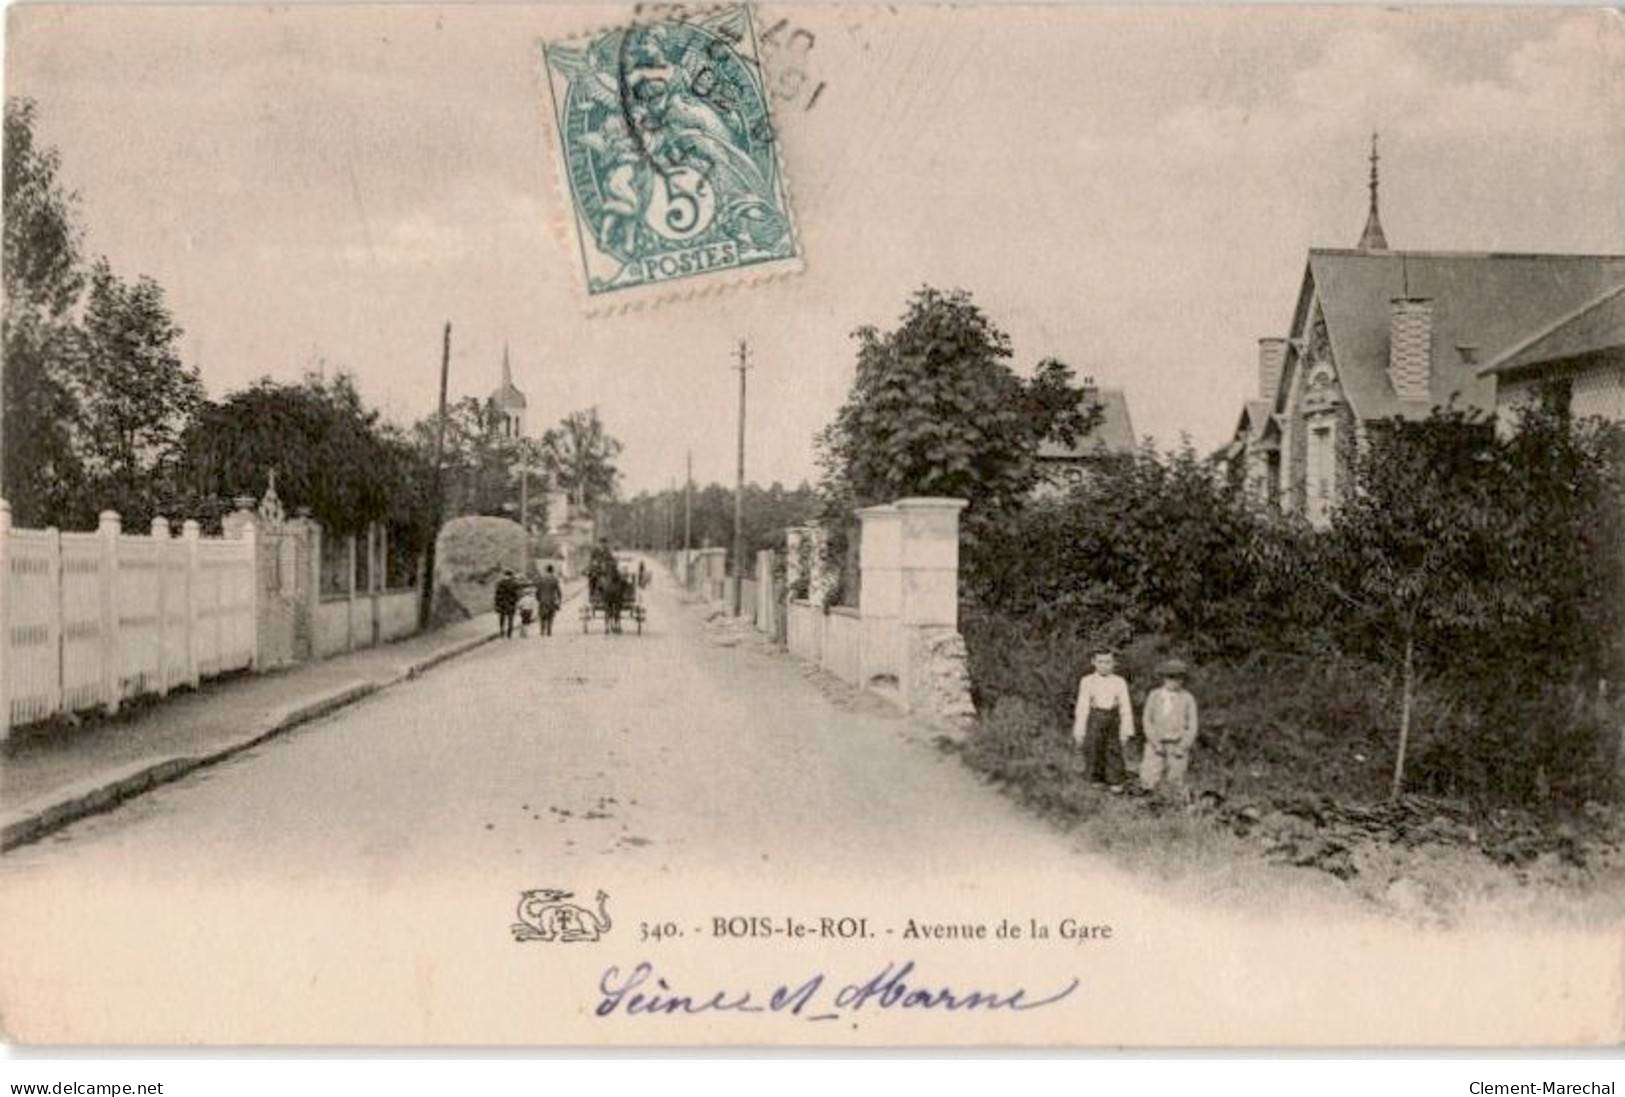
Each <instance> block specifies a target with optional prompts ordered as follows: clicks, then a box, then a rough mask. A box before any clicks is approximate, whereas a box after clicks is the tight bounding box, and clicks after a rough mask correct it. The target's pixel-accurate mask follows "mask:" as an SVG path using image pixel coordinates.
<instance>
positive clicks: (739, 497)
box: [733, 339, 750, 617]
mask: <svg viewBox="0 0 1625 1097" xmlns="http://www.w3.org/2000/svg"><path fill="white" fill-rule="evenodd" d="M748 354H749V350H748V348H747V347H746V346H745V341H744V340H743V339H741V340H739V365H738V366H736V367H734V368H736V369H737V370H739V465H738V468H737V470H736V473H735V476H734V598H733V601H734V616H735V617H738V616H739V613H740V608H741V606H740V603H741V601H742V597H743V591H742V589H741V582H742V581H743V579H744V577H745V571H744V568H745V373H746V372H747V371H748V370H749V369H750V365H749V364H748V363H747V362H746V360H745V359H746V356H747V355H748Z"/></svg>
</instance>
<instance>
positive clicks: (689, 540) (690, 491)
mask: <svg viewBox="0 0 1625 1097" xmlns="http://www.w3.org/2000/svg"><path fill="white" fill-rule="evenodd" d="M693 541H694V451H693V450H689V451H688V472H687V474H686V475H685V477H684V479H683V585H684V586H687V585H688V561H689V555H690V552H689V550H690V548H691V547H692V546H693Z"/></svg>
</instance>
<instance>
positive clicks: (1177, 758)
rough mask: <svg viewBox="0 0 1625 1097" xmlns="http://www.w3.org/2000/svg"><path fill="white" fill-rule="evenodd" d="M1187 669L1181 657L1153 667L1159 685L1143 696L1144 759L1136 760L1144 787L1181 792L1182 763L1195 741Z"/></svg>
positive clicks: (1180, 794) (1194, 707) (1173, 792)
mask: <svg viewBox="0 0 1625 1097" xmlns="http://www.w3.org/2000/svg"><path fill="white" fill-rule="evenodd" d="M1188 673H1189V672H1188V670H1187V668H1186V666H1185V664H1184V662H1183V661H1182V660H1179V659H1169V660H1168V661H1167V662H1165V663H1163V664H1162V665H1161V666H1160V667H1158V668H1157V675H1158V677H1160V678H1161V679H1162V685H1160V686H1158V687H1157V688H1156V689H1154V690H1152V691H1151V693H1150V695H1149V696H1147V697H1146V699H1145V719H1144V721H1143V723H1144V725H1145V759H1144V760H1143V761H1142V762H1141V763H1140V784H1141V785H1143V786H1144V787H1145V788H1146V790H1147V791H1156V790H1157V788H1158V786H1159V785H1160V786H1161V788H1162V791H1163V792H1165V793H1168V794H1172V795H1176V796H1182V795H1183V794H1184V791H1185V766H1186V764H1187V763H1188V762H1189V760H1190V749H1191V746H1192V745H1193V744H1194V743H1195V742H1196V731H1197V722H1196V698H1195V697H1193V696H1192V695H1191V693H1190V691H1189V690H1187V689H1186V688H1185V677H1186V675H1187V674H1188Z"/></svg>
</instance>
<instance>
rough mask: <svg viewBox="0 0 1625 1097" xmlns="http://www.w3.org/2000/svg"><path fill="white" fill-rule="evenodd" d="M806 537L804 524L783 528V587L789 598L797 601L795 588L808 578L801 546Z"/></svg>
mask: <svg viewBox="0 0 1625 1097" xmlns="http://www.w3.org/2000/svg"><path fill="white" fill-rule="evenodd" d="M806 539H807V527H806V526H786V527H785V529H784V587H785V590H786V591H788V592H789V594H788V597H789V598H790V600H791V601H792V602H793V601H797V600H798V599H797V597H796V593H795V592H796V590H797V589H798V588H799V587H800V586H801V583H802V580H804V579H807V578H809V576H808V575H807V571H806V568H805V566H804V565H805V564H806V563H807V561H805V560H803V559H802V556H801V553H802V548H801V546H802V545H803V544H804V543H805V542H806Z"/></svg>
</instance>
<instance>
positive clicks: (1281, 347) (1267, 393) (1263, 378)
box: [1258, 339, 1286, 403]
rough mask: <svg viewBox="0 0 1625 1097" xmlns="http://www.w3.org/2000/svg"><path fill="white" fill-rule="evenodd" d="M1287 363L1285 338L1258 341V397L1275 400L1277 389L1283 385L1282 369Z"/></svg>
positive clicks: (1272, 401)
mask: <svg viewBox="0 0 1625 1097" xmlns="http://www.w3.org/2000/svg"><path fill="white" fill-rule="evenodd" d="M1285 365H1286V340H1285V339H1260V340H1259V341H1258V398H1259V399H1260V400H1268V401H1270V402H1271V403H1274V402H1275V390H1276V389H1278V388H1280V387H1281V369H1282V367H1284V366H1285Z"/></svg>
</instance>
